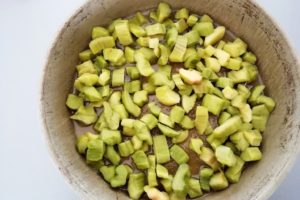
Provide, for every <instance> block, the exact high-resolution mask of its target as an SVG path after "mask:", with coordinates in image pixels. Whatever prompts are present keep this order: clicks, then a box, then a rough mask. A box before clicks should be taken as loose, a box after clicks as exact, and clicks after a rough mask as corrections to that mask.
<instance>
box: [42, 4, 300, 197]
mask: <svg viewBox="0 0 300 200" xmlns="http://www.w3.org/2000/svg"><path fill="white" fill-rule="evenodd" d="M92 1H93V0H88V1H85V2H83V3H81V5H80V6H79V7H78V8H76V9H74V10H73V11H71V14H69V16H68V17H66V18H65V21H64V22H63V23H62V24H61V25H60V26H58V28H57V31H56V33H55V37H53V39H52V40H51V41H50V42H49V44H50V45H49V47H50V48H48V50H47V53H46V54H45V55H46V58H45V61H44V63H43V69H42V73H41V80H40V82H41V84H40V89H39V110H40V118H39V119H40V124H42V128H41V129H42V130H41V131H42V132H43V138H44V140H45V142H46V144H47V149H48V152H49V153H50V156H51V160H52V162H54V166H55V168H57V169H58V171H59V172H60V174H62V175H63V177H64V178H63V179H64V180H65V181H66V182H67V183H68V184H67V185H68V186H69V187H70V188H71V190H72V191H75V193H76V195H78V196H79V197H80V198H82V199H85V198H86V194H85V193H84V192H82V190H81V189H80V187H78V184H77V182H74V181H72V178H71V176H69V173H68V172H67V171H66V170H65V169H64V168H63V167H62V163H61V162H60V161H59V160H58V159H57V157H56V154H55V151H54V149H53V143H52V142H51V136H50V134H49V128H48V124H47V120H46V111H45V107H44V93H45V77H46V73H47V69H48V65H49V62H50V56H51V52H52V51H53V49H54V48H55V45H56V43H57V41H58V39H59V38H60V36H61V35H62V34H63V32H64V31H65V29H66V28H67V27H68V26H69V22H70V21H72V19H74V18H75V17H76V16H77V15H78V14H80V13H81V12H82V11H83V9H84V8H85V7H86V6H87V5H89V4H90V3H91V2H92ZM248 2H249V3H250V4H253V5H254V6H255V7H257V8H258V9H259V10H260V11H261V12H262V13H263V14H264V15H265V17H266V18H267V19H268V20H269V21H270V22H271V24H272V25H274V26H275V28H276V29H277V31H278V33H279V34H280V35H281V37H282V38H283V39H284V41H285V42H286V44H287V46H288V47H289V48H290V54H291V56H292V57H293V58H294V59H295V69H296V70H297V77H298V78H297V79H295V85H296V90H298V92H296V91H295V93H296V96H295V97H296V100H297V99H298V100H299V102H300V56H299V55H298V54H297V53H296V52H297V51H296V49H295V47H294V45H293V43H292V42H291V39H290V38H289V37H288V36H287V33H286V32H285V31H283V29H281V27H280V26H279V23H278V21H277V20H276V19H275V18H274V17H273V15H271V14H269V12H267V11H266V10H265V8H263V7H262V6H261V5H260V4H258V2H257V1H256V0H248ZM297 86H299V87H297ZM297 88H299V89H297ZM296 110H298V112H299V113H300V107H299V108H298V107H297V109H296ZM295 126H297V125H295ZM298 126H299V129H300V125H298ZM297 147H298V148H296V149H295V151H294V152H293V153H290V155H291V156H289V158H288V159H287V161H286V163H285V165H284V166H283V167H282V168H281V170H280V172H279V173H278V174H277V176H276V179H277V180H276V181H273V182H269V183H268V184H267V186H265V188H264V190H263V191H262V193H261V194H260V196H257V197H258V199H260V200H266V199H268V198H269V197H270V196H271V195H272V194H273V193H274V192H275V190H276V189H277V188H278V187H279V186H280V185H281V184H282V182H283V180H284V179H285V178H286V176H287V175H288V173H290V170H291V169H292V168H293V167H294V164H295V161H296V159H297V158H298V157H299V154H300V145H298V146H297Z"/></svg>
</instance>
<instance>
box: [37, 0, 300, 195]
mask: <svg viewBox="0 0 300 200" xmlns="http://www.w3.org/2000/svg"><path fill="white" fill-rule="evenodd" d="M167 2H168V3H170V4H171V5H172V7H174V8H181V7H186V8H188V9H190V10H191V11H192V12H195V13H199V14H203V13H208V14H209V15H211V16H212V17H213V18H214V19H215V20H216V21H217V22H218V23H220V24H222V25H225V26H226V27H227V28H228V29H229V30H231V31H232V32H233V33H235V34H236V35H237V36H239V37H241V38H243V39H244V40H245V41H246V42H247V43H248V44H249V45H250V48H251V50H253V51H254V52H255V54H256V55H257V56H258V65H259V70H260V73H261V76H262V79H263V82H264V84H265V85H266V86H267V89H268V91H267V92H268V94H269V95H270V96H272V97H273V98H274V99H275V100H276V102H277V107H276V110H275V111H274V113H273V114H272V116H271V118H270V121H269V123H268V128H267V131H266V132H265V134H264V142H263V153H264V158H263V160H262V161H260V162H258V163H255V164H253V165H252V166H250V167H248V168H247V169H246V170H245V172H244V173H243V175H242V177H241V180H240V182H239V183H238V184H234V185H232V186H231V187H230V188H229V189H227V190H225V191H222V192H218V193H214V194H211V195H208V196H206V197H205V199H208V200H218V199H226V200H231V199H232V200H246V199H247V200H249V199H255V200H258V199H259V200H261V199H267V198H268V197H269V196H270V195H271V194H272V192H273V191H274V190H275V189H276V187H277V186H278V185H279V184H280V182H281V181H282V179H283V178H284V176H285V175H286V174H287V173H288V172H289V170H290V169H291V166H292V164H293V162H294V160H295V158H296V157H297V151H298V146H299V145H300V137H299V130H300V108H299V103H300V91H299V86H300V84H299V80H300V77H299V69H300V66H299V63H298V61H297V59H296V57H295V55H294V53H293V51H292V49H291V46H289V44H288V42H287V40H286V38H285V37H284V36H283V34H282V32H281V31H280V30H279V28H278V26H277V25H276V24H275V23H274V22H273V21H272V20H271V19H270V17H269V16H268V15H267V14H266V13H265V12H264V11H263V10H262V9H261V8H260V7H259V6H258V5H257V4H255V3H253V2H252V1H249V0H223V1H219V0H185V1H183V0H167ZM157 3H158V1H156V0H151V1H149V0H92V1H89V2H87V3H86V4H85V5H84V6H83V7H81V8H80V9H79V10H78V11H77V12H76V13H75V14H74V15H73V16H72V17H71V19H70V20H69V21H68V22H67V23H66V24H65V26H64V27H63V28H62V30H61V32H60V33H59V35H58V36H57V39H56V40H55V42H54V44H53V47H52V49H51V51H50V54H49V57H48V61H47V65H46V67H45V73H44V81H43V86H42V117H43V120H44V126H45V130H46V131H45V133H46V136H47V142H48V145H49V147H50V151H51V153H52V155H53V158H54V160H55V161H56V162H57V165H58V167H59V170H60V171H61V172H62V174H63V175H64V176H65V178H66V179H67V180H68V182H69V183H70V184H71V185H72V187H73V188H74V189H75V190H76V191H77V192H78V193H79V194H80V195H81V197H82V198H84V199H101V200H112V199H119V200H120V199H129V198H128V197H127V196H126V195H125V193H122V192H116V191H113V190H111V189H110V188H109V186H108V184H106V183H105V182H104V181H103V180H102V179H101V178H100V177H99V176H97V175H96V172H95V171H93V170H92V169H90V168H89V167H87V165H86V164H85V162H84V160H83V159H82V158H81V157H80V156H79V154H78V153H77V152H76V150H75V135H74V127H73V124H72V122H71V121H70V120H69V112H68V110H67V108H66V106H65V100H66V96H67V94H68V93H69V92H70V91H71V88H72V84H73V78H74V76H73V74H74V72H75V68H74V67H75V65H76V64H77V63H78V56H77V55H78V53H79V52H80V51H82V50H84V49H85V48H86V47H87V44H88V42H89V40H90V33H91V29H92V27H93V26H95V25H107V24H108V23H109V22H111V20H113V19H115V18H117V17H126V16H128V15H131V14H133V13H135V12H137V11H139V10H145V9H149V8H153V7H155V6H156V5H157Z"/></svg>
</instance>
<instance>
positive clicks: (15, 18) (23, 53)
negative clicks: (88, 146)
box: [0, 0, 300, 200]
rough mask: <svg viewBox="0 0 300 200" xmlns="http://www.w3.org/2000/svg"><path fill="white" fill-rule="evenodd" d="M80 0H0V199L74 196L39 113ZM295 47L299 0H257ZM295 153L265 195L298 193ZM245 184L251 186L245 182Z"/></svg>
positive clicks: (276, 198)
mask: <svg viewBox="0 0 300 200" xmlns="http://www.w3.org/2000/svg"><path fill="white" fill-rule="evenodd" d="M84 2H85V1H84V0H47V1H46V0H0V113H1V115H0V158H1V161H0V199H1V200H10V199H12V200H15V199H23V200H41V199H43V200H53V199H56V200H69V199H79V197H78V196H77V194H75V193H74V192H73V191H72V189H71V188H70V187H69V185H68V184H67V183H66V182H65V180H64V179H63V177H62V176H61V174H60V173H59V171H58V169H57V167H56V166H55V165H54V163H53V161H52V160H51V158H50V156H49V153H48V149H47V147H46V144H45V141H44V138H43V134H42V128H41V124H40V115H39V92H40V91H39V90H40V84H41V75H42V69H43V67H44V64H45V58H46V55H47V53H48V49H49V47H50V45H51V42H52V41H53V39H54V38H55V36H56V33H57V31H58V30H59V29H60V27H61V26H62V25H63V23H64V22H65V21H66V20H67V19H68V18H69V17H70V16H71V14H72V13H73V12H74V11H75V10H76V9H77V8H78V7H79V6H80V5H82V4H83V3H84ZM258 3H259V4H261V5H262V6H263V7H264V8H265V9H266V10H267V11H268V12H269V13H270V15H272V16H273V17H274V18H275V19H277V21H278V22H279V24H280V26H281V27H282V29H283V30H284V31H285V33H286V34H287V36H288V37H289V38H290V40H291V42H292V43H293V45H294V47H295V48H296V50H297V52H298V55H299V52H300V39H299V37H300V28H299V20H300V13H299V10H300V1H296V0H284V1H283V0H272V1H270V0H258ZM299 185H300V159H298V161H297V163H296V165H295V167H294V169H293V170H292V171H291V172H290V174H289V176H287V178H286V179H285V181H284V182H283V184H282V185H281V187H280V188H279V189H278V190H277V191H276V192H275V193H274V194H273V196H272V197H271V200H281V199H289V200H298V199H300V190H299ZM249 187H251V186H249Z"/></svg>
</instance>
